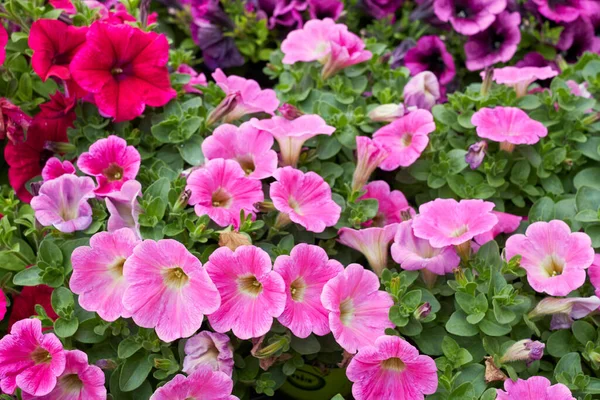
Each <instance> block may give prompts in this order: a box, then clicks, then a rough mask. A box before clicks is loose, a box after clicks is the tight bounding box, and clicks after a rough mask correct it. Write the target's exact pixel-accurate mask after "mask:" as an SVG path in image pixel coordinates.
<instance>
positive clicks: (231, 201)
mask: <svg viewBox="0 0 600 400" xmlns="http://www.w3.org/2000/svg"><path fill="white" fill-rule="evenodd" d="M186 189H187V190H190V191H191V192H192V194H191V196H190V200H189V204H191V205H193V206H194V210H195V211H196V214H198V215H200V216H201V215H204V214H206V215H208V216H209V217H210V218H211V219H212V220H213V221H215V223H216V224H217V225H220V226H227V225H231V224H234V225H235V226H237V225H238V224H239V222H240V211H241V210H243V211H244V213H246V214H254V212H255V211H256V208H255V207H254V204H255V203H257V202H261V201H263V200H264V193H263V191H262V187H261V184H260V181H259V180H256V179H251V178H248V177H246V174H245V173H244V170H243V169H242V167H240V165H239V164H238V163H237V162H235V161H233V160H224V159H222V158H217V159H214V160H211V161H209V162H207V163H206V164H205V165H204V166H203V167H202V168H199V169H196V170H194V171H193V172H192V173H191V174H190V176H189V177H188V179H187V186H186Z"/></svg>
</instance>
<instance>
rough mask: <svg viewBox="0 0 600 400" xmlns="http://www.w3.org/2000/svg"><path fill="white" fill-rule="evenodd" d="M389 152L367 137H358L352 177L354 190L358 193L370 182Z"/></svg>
mask: <svg viewBox="0 0 600 400" xmlns="http://www.w3.org/2000/svg"><path fill="white" fill-rule="evenodd" d="M388 154H389V153H388V151H387V150H386V149H385V148H384V147H383V146H381V145H380V144H378V143H376V142H374V141H373V140H371V139H370V138H368V137H366V136H357V137H356V159H357V160H356V168H355V170H354V174H353V175H352V190H353V191H355V192H358V191H360V190H362V188H363V187H364V186H365V185H366V184H367V182H368V181H369V177H370V176H371V174H372V173H373V171H375V169H376V168H377V167H378V166H379V164H381V163H382V162H383V160H385V159H386V158H387V156H388Z"/></svg>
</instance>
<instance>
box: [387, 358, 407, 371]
mask: <svg viewBox="0 0 600 400" xmlns="http://www.w3.org/2000/svg"><path fill="white" fill-rule="evenodd" d="M381 366H382V367H383V368H384V369H387V370H390V371H396V372H402V371H404V370H405V369H406V364H404V362H403V361H402V360H401V359H399V358H398V357H391V358H388V359H387V360H383V362H382V363H381Z"/></svg>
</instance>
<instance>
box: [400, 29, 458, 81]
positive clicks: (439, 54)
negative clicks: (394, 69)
mask: <svg viewBox="0 0 600 400" xmlns="http://www.w3.org/2000/svg"><path fill="white" fill-rule="evenodd" d="M404 65H405V66H406V68H408V70H409V71H410V73H411V75H417V74H418V73H420V72H424V71H431V72H433V73H434V74H435V76H437V78H438V80H439V81H440V84H442V85H446V84H447V83H449V82H450V81H451V80H452V79H454V75H456V67H455V65H454V59H453V58H452V55H451V54H450V53H449V52H448V50H446V45H445V44H444V42H443V41H442V39H440V38H439V37H437V36H422V37H421V38H420V39H419V40H418V41H417V44H416V46H415V47H413V48H411V49H409V50H408V51H407V52H406V56H405V57H404Z"/></svg>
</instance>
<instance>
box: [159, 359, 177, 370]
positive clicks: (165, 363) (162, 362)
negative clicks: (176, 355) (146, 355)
mask: <svg viewBox="0 0 600 400" xmlns="http://www.w3.org/2000/svg"><path fill="white" fill-rule="evenodd" d="M154 367H155V368H156V369H162V370H163V371H169V370H170V369H171V367H173V361H171V360H169V359H168V358H155V359H154Z"/></svg>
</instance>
